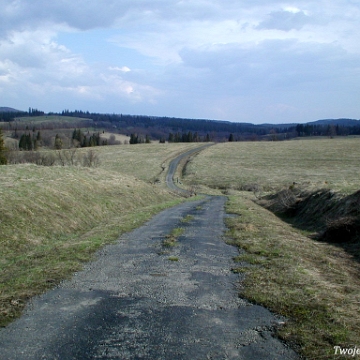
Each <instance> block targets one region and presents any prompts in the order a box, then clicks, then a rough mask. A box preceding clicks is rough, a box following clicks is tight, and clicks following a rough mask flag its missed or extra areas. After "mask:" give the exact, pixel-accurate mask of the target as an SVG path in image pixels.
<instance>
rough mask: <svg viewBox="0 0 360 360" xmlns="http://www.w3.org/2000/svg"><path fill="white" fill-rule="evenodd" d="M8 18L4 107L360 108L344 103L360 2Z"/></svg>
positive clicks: (174, 112) (34, 7) (1, 36)
mask: <svg viewBox="0 0 360 360" xmlns="http://www.w3.org/2000/svg"><path fill="white" fill-rule="evenodd" d="M0 7H1V9H2V19H1V23H0V53H1V57H0V93H1V96H2V101H5V102H6V101H8V102H10V104H5V103H4V104H3V106H11V105H14V107H20V108H24V107H25V108H27V107H28V106H34V107H38V108H43V109H45V110H54V108H52V106H54V104H56V106H57V108H59V107H60V109H62V108H70V104H74V106H75V107H76V108H80V106H81V107H83V108H84V109H90V108H93V110H94V111H96V109H94V107H98V109H99V110H98V111H100V109H101V108H102V109H105V111H110V112H112V111H122V110H121V109H122V108H126V109H128V110H127V111H128V112H133V113H145V112H146V111H150V112H151V113H152V114H163V115H169V116H185V113H186V116H189V117H209V118H211V117H217V118H225V119H237V118H238V116H239V115H238V114H239V113H241V114H242V116H243V117H246V116H248V117H249V118H248V119H247V121H258V119H260V118H263V117H262V116H261V114H260V111H263V112H264V113H268V114H273V115H272V116H283V117H284V118H285V117H286V118H287V116H290V115H291V114H292V115H294V114H296V113H298V114H299V113H300V114H301V116H306V114H307V112H305V111H300V110H299V109H300V108H301V106H302V105H301V104H304V106H305V105H306V104H308V106H309V107H310V106H311V107H312V108H313V109H315V108H316V109H319V108H320V107H321V106H323V109H324V112H326V111H327V110H325V105H321V106H320V104H325V103H326V98H325V95H324V94H326V96H327V97H328V100H327V101H328V102H331V103H332V104H334V103H335V100H334V99H341V103H340V102H339V101H340V100H338V101H337V104H338V108H339V109H344V112H345V110H346V109H349V108H352V109H358V108H356V106H353V105H351V106H349V100H346V97H345V95H342V94H349V95H348V99H352V98H353V94H354V93H356V92H358V91H359V85H357V82H356V79H358V78H359V75H360V74H359V67H358V65H357V64H358V63H359V60H360V58H359V54H360V48H359V45H358V44H359V43H360V25H359V24H360V6H359V4H358V3H357V2H355V1H351V0H348V1H347V0H335V1H330V2H329V1H325V0H317V1H314V0H313V1H310V0H304V1H301V2H300V1H292V2H286V1H283V0H272V1H265V0H251V1H250V0H244V1H241V2H240V1H238V0H228V1H226V2H224V1H222V0H199V1H192V0H154V1H151V2H150V1H147V0H121V1H119V0H104V1H102V2H95V1H90V0H78V1H73V0H71V1H70V0H59V1H48V0H0ZM90 29H91V30H92V31H91V32H90V31H89V30H90ZM97 29H102V30H101V31H99V30H97ZM109 29H111V32H110V31H108V30H109ZM64 32H65V33H66V34H67V36H64V37H63V42H61V41H60V40H58V38H57V35H58V34H63V33H64ZM72 34H91V36H94V37H96V42H94V45H92V44H91V38H90V39H89V38H86V37H80V36H79V39H81V38H82V39H86V41H88V42H87V43H86V44H85V45H86V46H84V44H79V46H76V44H74V43H71V44H70V42H68V40H69V39H70V38H71V35H72ZM89 37H90V35H89ZM60 38H61V37H59V39H60ZM74 39H76V37H75V36H74ZM74 41H75V40H74ZM94 55H96V57H94ZM335 95H336V96H335ZM14 99H15V100H16V104H13V103H12V102H13V101H15V100H14ZM299 99H301V101H300V100H299ZM312 99H318V100H319V101H318V105H316V106H315V104H314V103H313V100H312ZM21 101H22V102H23V103H25V102H26V104H24V105H23V106H21ZM29 101H31V104H29V103H28V102H29ZM301 102H302V103H301ZM259 103H261V104H262V105H261V106H259V105H256V104H259ZM17 104H19V105H17ZM76 104H77V105H76ZM134 104H136V105H134ZM342 104H344V105H342ZM0 105H1V104H0ZM357 106H360V105H357ZM332 108H333V106H332ZM241 109H243V110H242V111H241ZM359 110H360V109H359ZM164 111H165V113H164ZM309 111H310V110H309ZM316 111H317V112H316ZM316 111H315V110H314V114H315V113H316V114H318V113H320V112H321V110H316ZM211 114H214V116H211ZM275 114H277V115H275ZM285 114H286V115H285ZM294 116H295V115H294ZM314 116H315V115H314ZM344 116H345V115H344Z"/></svg>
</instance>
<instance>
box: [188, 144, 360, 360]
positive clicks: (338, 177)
mask: <svg viewBox="0 0 360 360" xmlns="http://www.w3.org/2000/svg"><path fill="white" fill-rule="evenodd" d="M359 150H360V142H359V141H358V139H329V140H309V141H289V142H278V143H232V144H229V143H227V144H218V145H216V146H213V147H211V148H209V149H207V150H205V151H203V152H202V153H201V154H199V155H198V156H197V157H196V158H195V159H194V160H193V161H192V163H191V164H189V165H188V167H187V176H186V177H185V180H186V181H188V182H197V183H201V184H203V186H205V185H210V186H211V187H213V188H221V189H224V188H226V189H227V190H226V191H225V192H226V193H227V194H232V195H231V196H230V197H229V203H228V211H229V212H231V213H234V214H238V215H240V216H239V217H236V218H232V219H229V220H228V226H229V229H230V230H229V234H228V235H229V238H231V242H232V243H234V244H236V245H237V246H238V247H239V249H240V250H239V251H240V253H239V257H238V259H237V260H238V261H239V264H238V268H237V269H236V271H237V272H241V273H242V272H244V273H246V276H245V286H244V288H243V296H245V297H247V298H248V299H250V300H252V301H254V302H256V303H260V304H263V305H265V306H266V307H268V308H269V309H271V310H272V311H275V312H277V313H280V314H283V315H285V316H286V317H288V318H289V321H288V322H287V324H286V326H285V327H284V328H282V329H281V330H280V331H279V336H281V337H282V338H284V339H286V340H287V341H289V342H295V343H296V344H298V345H299V346H300V351H301V352H302V353H303V354H305V355H306V356H307V357H308V358H310V359H319V358H329V357H332V356H333V354H334V348H333V347H334V346H335V345H340V346H343V347H353V346H355V345H358V343H357V341H358V339H359V336H360V326H359V322H358V319H359V311H358V304H359V302H360V280H359V270H360V266H359V263H358V262H357V261H355V260H354V259H353V258H352V257H351V256H350V255H349V253H347V252H346V251H344V249H341V248H339V247H336V246H335V245H331V244H326V243H319V242H316V241H314V240H312V239H310V238H309V237H307V236H306V235H307V234H306V233H305V232H301V231H300V230H296V229H294V228H292V227H291V226H290V225H288V224H285V223H284V222H283V221H281V220H280V219H279V218H277V217H276V216H275V215H273V214H272V213H271V212H269V211H267V210H265V209H264V208H262V207H260V206H259V205H257V204H256V203H255V202H254V200H256V199H255V197H254V195H253V194H252V193H251V192H241V191H235V190H234V189H238V188H243V187H246V186H248V185H249V184H250V185H251V184H257V185H258V186H259V187H261V188H263V189H266V190H272V191H276V190H279V189H281V188H283V187H285V188H288V187H289V185H291V184H292V183H293V182H294V181H295V182H297V183H299V184H300V185H301V186H306V187H307V188H308V189H315V188H318V187H324V186H326V187H329V188H332V189H334V190H336V191H341V192H343V193H349V192H352V191H355V190H358V189H359V187H360V179H359V177H358V176H357V172H358V161H357V156H358V153H359ZM250 188H251V186H250Z"/></svg>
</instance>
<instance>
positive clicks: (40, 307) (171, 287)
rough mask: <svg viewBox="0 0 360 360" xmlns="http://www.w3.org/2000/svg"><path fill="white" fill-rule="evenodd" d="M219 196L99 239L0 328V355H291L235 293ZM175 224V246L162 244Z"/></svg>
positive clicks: (261, 314) (273, 321) (267, 319)
mask: <svg viewBox="0 0 360 360" xmlns="http://www.w3.org/2000/svg"><path fill="white" fill-rule="evenodd" d="M225 200H226V199H225V198H224V197H207V198H204V199H202V200H197V201H194V202H187V203H184V204H181V205H179V206H176V207H174V208H172V209H169V210H166V211H163V212H161V213H160V214H158V215H156V216H155V217H154V218H153V219H152V220H151V221H149V222H148V223H147V224H146V225H145V226H142V227H140V228H138V229H136V230H135V231H133V232H131V233H128V234H126V235H124V236H122V237H121V238H120V239H119V240H118V242H117V243H116V244H114V245H111V246H107V247H105V248H104V249H103V250H102V251H101V252H99V254H98V257H97V260H96V261H94V262H91V263H89V264H88V265H87V266H86V268H85V269H84V270H83V271H81V272H79V273H78V274H76V275H75V276H74V277H73V279H71V280H70V281H67V282H64V283H63V284H62V285H61V286H60V287H58V288H56V289H54V290H52V291H49V292H47V293H46V294H44V295H43V296H40V297H38V298H35V299H33V301H32V302H31V304H30V305H29V306H28V308H27V311H26V313H25V314H24V316H22V317H21V318H20V319H18V320H17V321H16V322H14V323H13V324H11V325H9V326H8V327H7V328H6V329H3V330H1V331H0V349H1V353H0V358H1V359H2V360H3V359H4V360H9V359H16V360H21V359H26V360H31V359H34V360H35V359H36V360H38V359H191V360H192V359H296V358H297V356H296V354H295V353H294V352H293V351H292V350H291V349H289V348H287V347H286V346H284V344H283V343H281V342H280V341H278V340H277V339H276V338H274V337H273V336H272V330H273V327H274V326H276V325H277V324H278V321H279V319H277V318H275V317H274V316H273V315H272V314H271V313H270V312H269V311H267V310H266V309H264V308H262V307H259V306H255V305H251V304H249V303H247V302H246V301H244V300H242V299H240V298H239V297H238V296H237V293H238V291H237V289H236V284H237V283H238V280H239V278H238V275H235V274H232V273H231V271H230V269H231V267H232V260H231V259H232V257H233V256H235V255H236V254H237V250H236V249H235V248H233V247H231V246H228V245H226V244H225V242H224V241H223V239H222V236H223V233H224V231H225V226H224V216H225V214H224V203H225ZM185 217H186V219H187V221H186V222H184V221H182V220H183V219H184V218H185ZM177 227H183V228H184V232H183V234H182V235H181V236H180V237H179V238H178V241H177V246H174V247H170V248H169V247H164V246H163V241H164V239H165V238H166V235H167V234H169V233H170V232H171V231H172V230H173V229H174V228H177ZM171 260H173V261H171ZM174 260H177V261H174Z"/></svg>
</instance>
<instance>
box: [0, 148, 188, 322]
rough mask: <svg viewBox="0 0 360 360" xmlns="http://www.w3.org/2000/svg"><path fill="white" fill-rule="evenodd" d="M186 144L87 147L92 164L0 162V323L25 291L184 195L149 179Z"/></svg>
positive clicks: (51, 280)
mask: <svg viewBox="0 0 360 360" xmlns="http://www.w3.org/2000/svg"><path fill="white" fill-rule="evenodd" d="M190 147H191V144H190ZM186 148H187V145H186V144H179V145H177V144H176V145H174V146H172V145H171V146H169V145H166V146H164V144H153V145H148V146H147V145H138V146H132V145H131V146H130V145H129V146H125V145H121V146H107V147H97V148H92V151H95V152H96V153H97V154H98V156H99V158H100V162H101V164H100V166H99V167H96V168H86V167H80V166H50V167H49V166H46V167H45V166H37V165H33V164H19V165H8V166H1V167H0V183H1V187H0V208H1V213H0V246H1V256H0V273H1V280H0V325H5V324H6V323H8V322H9V321H11V320H12V319H13V318H14V317H16V316H18V315H19V313H20V312H21V310H22V309H23V307H24V304H25V302H26V300H27V299H28V298H29V297H31V296H33V295H36V294H39V293H41V292H42V291H44V290H45V289H47V288H49V287H53V286H54V285H55V284H56V283H58V282H59V281H60V280H62V279H64V278H66V277H68V276H70V274H72V273H73V272H74V271H76V270H78V269H79V268H81V266H82V264H83V263H84V262H85V261H88V260H89V259H90V258H91V256H92V255H93V253H94V252H95V251H96V250H97V249H98V248H99V247H101V246H103V245H104V244H106V243H109V242H111V241H114V240H116V239H117V238H118V237H119V235H120V234H121V233H123V232H126V231H129V230H131V229H133V228H135V227H138V226H139V225H140V224H142V223H143V222H144V221H146V220H147V219H149V218H150V217H151V216H152V215H153V214H155V213H156V212H158V211H160V210H161V209H163V208H166V207H169V206H172V205H174V204H175V203H178V202H179V201H183V199H180V198H178V197H177V196H175V195H173V194H171V193H170V192H169V191H168V190H166V187H165V184H164V182H160V183H157V184H156V185H153V184H150V181H151V180H152V179H153V178H154V177H160V178H161V176H160V173H161V172H162V167H161V166H162V165H163V166H166V163H167V162H168V160H169V158H170V156H172V155H175V154H177V153H178V152H180V151H181V150H182V149H186ZM78 151H79V152H85V151H88V149H79V150H78Z"/></svg>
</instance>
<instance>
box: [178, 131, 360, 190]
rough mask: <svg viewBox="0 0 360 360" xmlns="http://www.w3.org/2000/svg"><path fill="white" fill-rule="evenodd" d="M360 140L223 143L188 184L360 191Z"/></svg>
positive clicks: (190, 171) (197, 163) (190, 173)
mask: <svg viewBox="0 0 360 360" xmlns="http://www.w3.org/2000/svg"><path fill="white" fill-rule="evenodd" d="M359 156H360V138H334V139H314V140H293V141H282V142H280V141H279V142H236V143H221V144H217V145H215V146H212V147H210V148H208V149H206V150H204V151H202V152H201V153H200V154H199V155H198V156H197V157H196V158H195V159H194V160H193V161H192V162H191V163H190V164H189V165H188V167H187V171H186V177H185V179H186V181H187V182H188V183H196V184H203V185H207V186H210V187H215V188H234V189H248V188H250V189H251V188H252V187H254V185H257V186H259V187H261V188H262V189H263V190H264V191H275V190H279V189H281V188H283V187H289V186H290V185H291V184H293V183H294V182H295V183H297V184H298V185H300V186H304V187H307V188H324V187H326V188H331V189H334V190H336V191H340V192H344V193H350V192H353V191H356V190H358V189H360V176H359Z"/></svg>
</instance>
